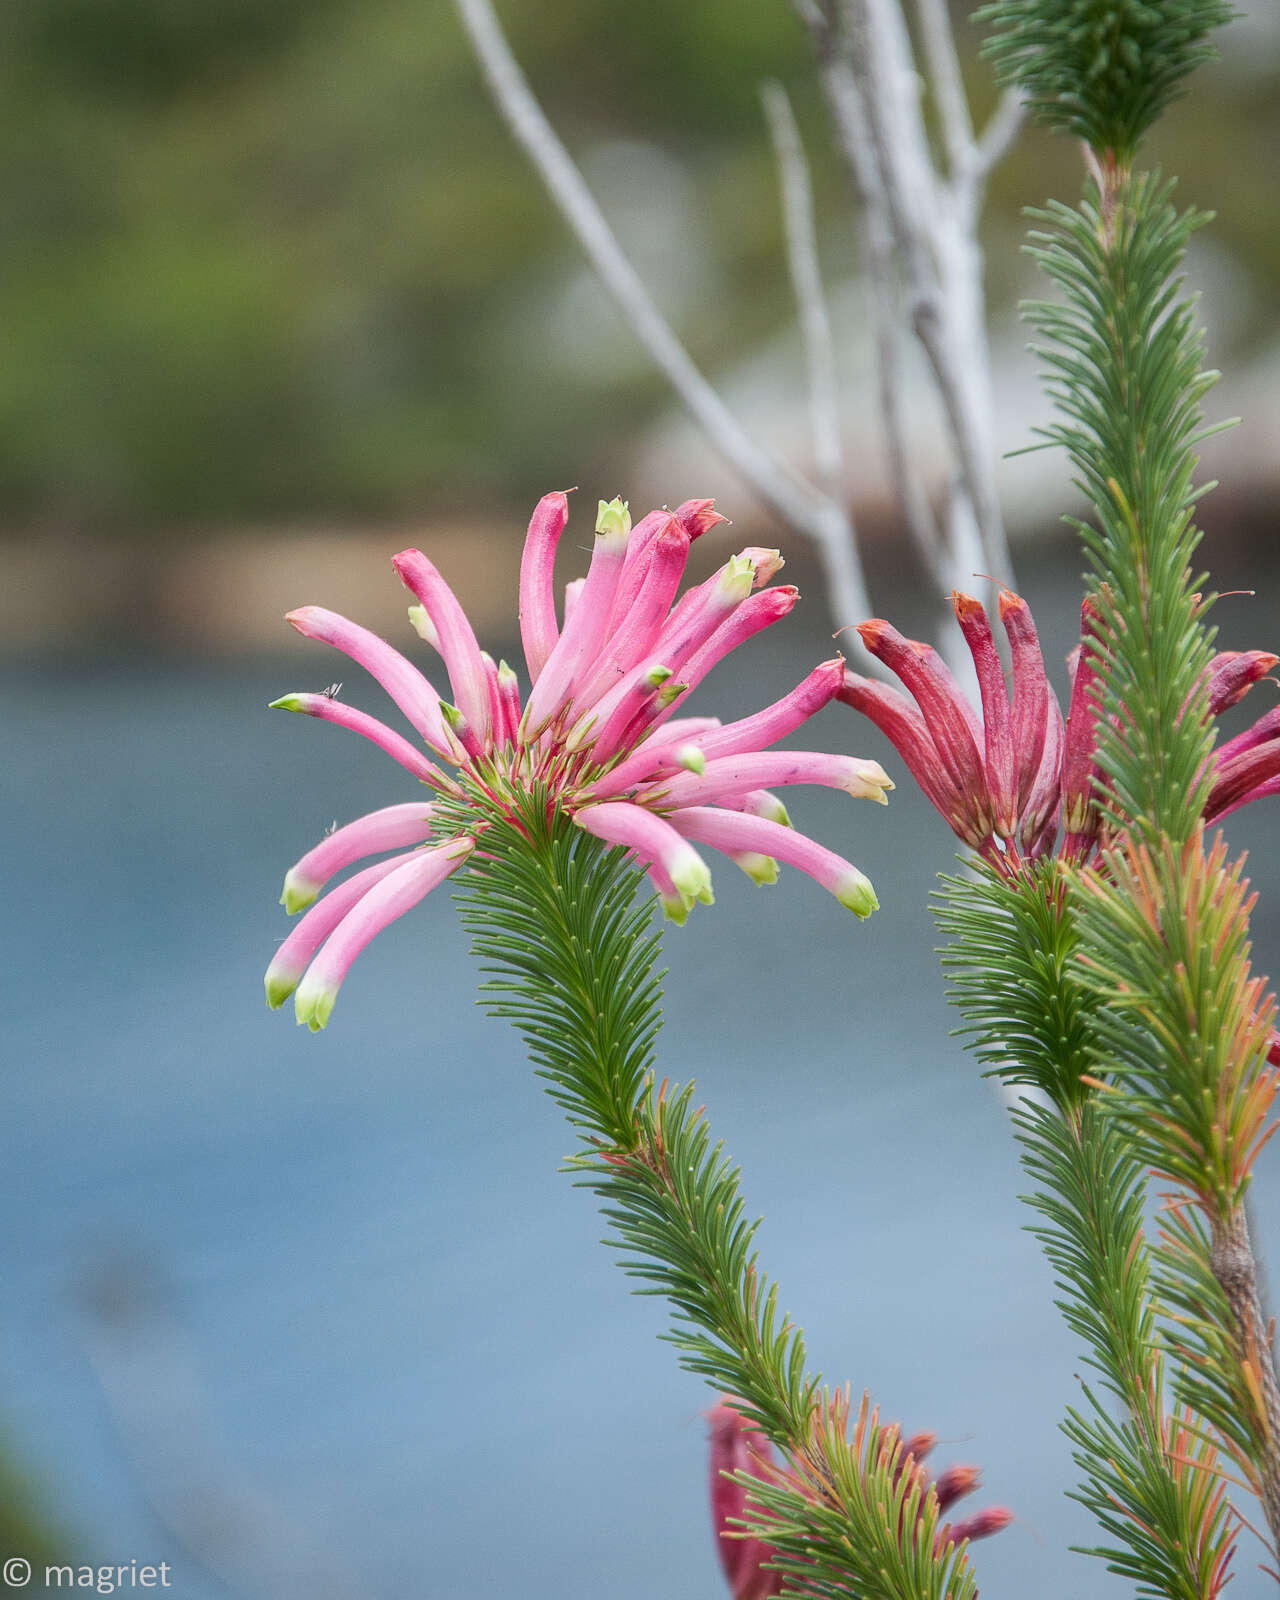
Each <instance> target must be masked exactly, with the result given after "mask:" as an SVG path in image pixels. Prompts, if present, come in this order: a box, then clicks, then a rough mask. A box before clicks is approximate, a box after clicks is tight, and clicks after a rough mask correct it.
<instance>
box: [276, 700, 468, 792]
mask: <svg viewBox="0 0 1280 1600" xmlns="http://www.w3.org/2000/svg"><path fill="white" fill-rule="evenodd" d="M267 709H268V710H270V711H300V712H301V713H302V714H303V715H304V716H307V717H319V718H320V720H321V722H335V723H337V725H338V726H339V727H340V728H349V729H350V730H351V732H352V733H359V734H362V735H363V736H364V737H365V738H366V739H370V740H372V741H373V743H374V744H376V745H377V746H378V747H379V748H380V749H382V750H385V751H386V752H387V754H388V755H389V756H390V757H391V759H392V760H393V761H398V762H399V763H400V765H401V766H402V767H404V769H405V770H406V771H407V772H412V773H413V775H414V777H415V778H420V779H421V780H422V782H423V783H446V782H448V781H449V780H448V779H446V778H445V775H444V773H443V772H441V770H440V768H439V767H437V766H436V765H435V763H434V762H433V761H428V760H427V758H426V756H424V755H423V754H422V752H421V751H419V750H415V749H414V748H413V746H412V745H411V744H410V743H409V741H408V740H407V739H406V738H405V737H404V736H403V735H402V734H399V733H397V732H396V731H395V729H394V728H388V727H387V725H386V723H385V722H379V721H378V719H377V717H371V716H370V715H369V714H368V712H367V711H357V710H356V709H355V707H354V706H347V705H343V703H342V702H341V701H340V700H338V699H337V698H336V697H335V696H334V695H331V694H285V695H281V696H280V698H279V699H278V700H273V701H272V702H271V704H270V706H269V707H268V708H267Z"/></svg>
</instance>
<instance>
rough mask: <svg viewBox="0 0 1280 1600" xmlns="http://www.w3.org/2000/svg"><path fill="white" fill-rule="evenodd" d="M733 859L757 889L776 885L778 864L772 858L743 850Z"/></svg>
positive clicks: (754, 851) (753, 851)
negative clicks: (767, 885)
mask: <svg viewBox="0 0 1280 1600" xmlns="http://www.w3.org/2000/svg"><path fill="white" fill-rule="evenodd" d="M733 859H734V860H735V861H736V862H737V863H738V865H739V866H740V867H741V868H742V870H743V871H744V872H745V873H746V875H747V877H748V878H750V879H751V881H752V883H754V884H755V885H756V886H757V887H758V888H763V887H764V886H765V885H766V884H769V883H777V881H778V863H777V862H776V861H775V860H774V859H773V857H772V856H764V855H761V854H760V853H759V851H756V850H745V851H743V853H742V854H741V855H736V856H734V858H733Z"/></svg>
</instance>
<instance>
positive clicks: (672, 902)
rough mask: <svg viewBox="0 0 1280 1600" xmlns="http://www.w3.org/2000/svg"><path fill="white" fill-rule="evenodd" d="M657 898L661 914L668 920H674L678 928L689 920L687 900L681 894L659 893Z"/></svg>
mask: <svg viewBox="0 0 1280 1600" xmlns="http://www.w3.org/2000/svg"><path fill="white" fill-rule="evenodd" d="M658 899H659V900H660V901H661V903H662V914H663V916H665V917H666V919H667V921H668V922H674V923H675V925H676V926H677V927H678V928H683V927H684V925H685V923H686V922H688V920H689V902H688V901H687V900H686V899H685V897H684V896H683V895H682V894H660V895H659V896H658Z"/></svg>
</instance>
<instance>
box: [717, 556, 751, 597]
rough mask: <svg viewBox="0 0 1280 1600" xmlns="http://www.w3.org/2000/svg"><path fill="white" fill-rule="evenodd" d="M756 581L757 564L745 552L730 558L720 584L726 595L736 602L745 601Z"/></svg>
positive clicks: (725, 565) (722, 573) (721, 575)
mask: <svg viewBox="0 0 1280 1600" xmlns="http://www.w3.org/2000/svg"><path fill="white" fill-rule="evenodd" d="M755 581H756V564H755V562H754V561H753V560H752V559H751V557H750V556H749V555H747V554H745V552H744V553H743V554H741V555H736V556H730V557H729V559H728V561H726V562H725V564H724V569H723V571H722V572H721V574H720V584H721V587H722V588H723V589H724V591H725V593H726V595H728V596H730V597H731V598H732V599H735V600H745V599H746V597H747V596H748V595H749V594H750V593H751V588H752V585H753V584H754V583H755Z"/></svg>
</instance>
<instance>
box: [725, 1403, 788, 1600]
mask: <svg viewBox="0 0 1280 1600" xmlns="http://www.w3.org/2000/svg"><path fill="white" fill-rule="evenodd" d="M707 1421H708V1422H709V1423H710V1424H711V1462H710V1465H711V1483H710V1488H711V1526H712V1529H713V1530H714V1532H715V1536H716V1548H717V1551H718V1552H719V1556H720V1565H721V1567H722V1568H723V1570H724V1575H725V1578H726V1579H727V1580H728V1583H729V1588H730V1591H731V1592H732V1594H733V1600H771V1597H772V1596H775V1595H777V1594H779V1593H780V1592H781V1590H782V1588H783V1583H784V1579H783V1575H782V1573H780V1572H772V1571H769V1570H767V1569H766V1568H765V1567H764V1565H763V1563H765V1562H767V1561H772V1560H773V1559H774V1558H775V1557H776V1555H777V1551H776V1550H775V1549H774V1547H773V1546H772V1545H771V1544H766V1543H765V1542H764V1540H762V1539H756V1538H753V1537H751V1536H750V1535H744V1534H743V1530H742V1527H741V1523H742V1521H743V1519H744V1518H745V1517H746V1515H747V1498H748V1490H747V1488H746V1486H745V1485H744V1484H743V1483H742V1481H741V1479H740V1478H738V1477H737V1476H735V1474H738V1473H745V1474H749V1475H750V1476H751V1477H754V1478H761V1479H763V1478H764V1477H765V1475H766V1474H770V1475H772V1474H771V1471H770V1469H772V1468H773V1467H774V1465H775V1463H774V1455H773V1451H772V1449H771V1448H770V1445H769V1441H768V1439H767V1438H766V1437H765V1435H764V1434H763V1433H761V1432H760V1430H759V1429H758V1428H755V1427H753V1426H752V1424H751V1423H749V1422H748V1421H747V1420H746V1418H745V1417H744V1416H743V1415H742V1414H741V1412H739V1411H738V1409H737V1407H736V1406H735V1405H734V1404H733V1401H732V1399H731V1398H729V1397H728V1396H726V1397H725V1399H724V1400H723V1401H722V1402H721V1403H720V1404H719V1405H718V1406H713V1407H712V1409H711V1410H710V1411H708V1412H707Z"/></svg>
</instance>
